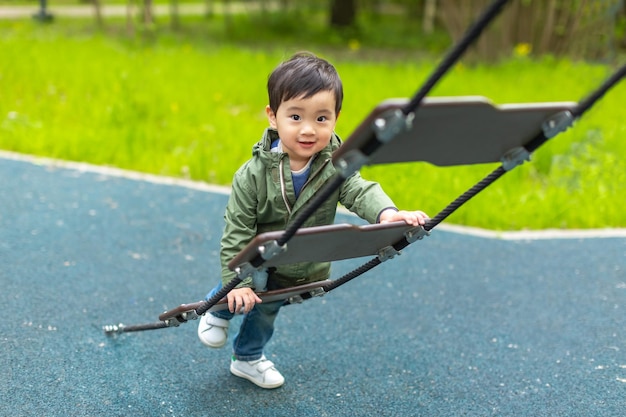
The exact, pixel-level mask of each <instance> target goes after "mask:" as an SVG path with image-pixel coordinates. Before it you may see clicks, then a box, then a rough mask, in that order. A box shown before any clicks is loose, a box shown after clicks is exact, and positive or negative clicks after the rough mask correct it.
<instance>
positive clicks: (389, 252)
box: [378, 246, 402, 262]
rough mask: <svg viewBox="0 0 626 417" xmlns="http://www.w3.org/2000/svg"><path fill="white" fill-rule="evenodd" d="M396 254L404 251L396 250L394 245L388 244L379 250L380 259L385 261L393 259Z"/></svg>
mask: <svg viewBox="0 0 626 417" xmlns="http://www.w3.org/2000/svg"><path fill="white" fill-rule="evenodd" d="M396 255H402V252H400V251H398V250H396V249H395V248H394V247H393V246H386V247H384V248H382V249H381V250H379V251H378V260H379V261H380V262H385V261H388V260H389V259H393V258H394V257H395V256H396Z"/></svg>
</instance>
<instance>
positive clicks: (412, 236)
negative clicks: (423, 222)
mask: <svg viewBox="0 0 626 417" xmlns="http://www.w3.org/2000/svg"><path fill="white" fill-rule="evenodd" d="M424 236H430V232H429V231H428V230H426V229H424V226H417V227H414V228H412V229H409V230H407V231H406V232H405V233H404V238H405V239H406V241H407V242H409V243H413V242H415V241H418V240H422V239H424Z"/></svg>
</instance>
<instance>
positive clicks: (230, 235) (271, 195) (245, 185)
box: [220, 128, 395, 288]
mask: <svg viewBox="0 0 626 417" xmlns="http://www.w3.org/2000/svg"><path fill="white" fill-rule="evenodd" d="M276 139H278V133H277V132H276V131H275V130H273V129H271V128H268V129H266V130H265V132H264V134H263V138H262V139H261V141H260V142H258V143H257V144H256V145H254V147H253V148H252V158H251V159H250V160H248V161H247V162H246V163H245V164H244V165H242V166H241V168H239V170H237V172H236V173H235V176H234V178H233V184H232V192H231V194H230V198H229V200H228V204H227V206H226V213H225V214H224V220H225V227H224V234H223V236H222V241H221V250H220V259H221V263H222V282H223V284H224V285H226V284H227V283H228V282H230V281H231V280H232V279H233V278H234V277H235V276H236V274H235V272H233V271H231V270H230V269H228V266H227V265H228V262H230V260H231V259H233V257H234V256H235V255H237V254H238V253H239V252H240V251H241V250H242V249H243V248H244V247H245V246H246V245H247V244H248V243H249V242H250V241H251V240H252V239H253V238H254V237H255V236H256V235H257V234H260V233H264V232H268V231H276V230H284V229H285V228H286V226H287V224H289V223H290V222H291V220H292V218H294V217H295V216H297V215H298V213H299V212H300V211H301V209H302V207H304V206H305V204H306V203H307V202H308V201H309V200H310V199H311V198H313V196H314V195H315V194H316V193H317V192H318V190H320V189H321V188H322V187H323V185H324V184H325V182H326V181H327V180H328V179H329V178H331V177H332V176H333V175H334V174H335V167H334V166H333V164H332V161H331V156H332V153H333V151H335V150H336V149H337V148H339V146H340V145H341V140H340V139H339V137H338V136H336V135H333V137H332V138H331V141H330V143H329V145H328V146H327V147H326V148H324V149H323V150H322V151H321V152H320V153H319V154H318V155H317V156H316V157H315V159H314V160H313V162H312V165H311V174H310V177H309V179H308V181H307V182H306V184H305V185H304V187H303V188H302V191H301V192H300V196H299V197H298V199H297V200H296V196H295V193H294V190H293V184H292V181H291V169H290V167H289V157H288V155H287V154H286V153H277V152H270V145H271V143H272V142H273V141H274V140H276ZM281 173H282V175H281ZM338 202H339V203H341V204H342V205H343V206H344V207H346V208H347V209H348V210H350V211H352V212H354V213H356V214H357V215H358V216H359V217H361V218H363V219H365V220H367V221H368V222H370V223H375V222H376V221H377V220H378V216H379V214H380V213H381V212H382V211H383V210H384V209H386V208H389V207H394V208H395V205H394V203H393V201H392V200H391V199H390V198H389V197H388V196H387V195H386V194H385V193H384V191H383V190H382V188H381V187H380V185H379V184H378V183H375V182H371V181H366V180H364V179H363V178H362V177H361V175H360V174H359V173H358V172H357V173H355V174H353V175H352V176H350V177H349V178H348V179H347V180H346V181H345V182H344V183H343V185H342V186H341V187H340V188H339V189H338V190H336V191H335V192H334V193H333V195H332V196H331V197H330V198H328V199H327V200H326V202H325V203H324V204H323V205H322V206H321V207H320V208H318V209H317V211H316V212H315V213H314V214H313V215H312V216H311V217H309V218H308V219H307V221H306V222H305V224H304V225H303V227H310V226H322V225H329V224H333V222H334V220H335V213H336V210H337V203H338ZM311 249H312V250H315V248H311ZM329 276H330V263H328V262H323V263H319V262H318V263H313V262H301V263H295V264H289V265H281V266H279V267H277V268H276V271H273V272H272V273H271V274H270V277H269V280H270V281H271V282H272V287H274V288H284V287H291V286H295V285H302V284H304V283H309V282H314V281H321V280H324V279H328V277H329ZM239 286H246V287H252V279H251V278H247V279H245V280H244V281H243V282H242V283H241V284H239Z"/></svg>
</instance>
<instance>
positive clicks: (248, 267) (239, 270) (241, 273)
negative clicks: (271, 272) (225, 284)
mask: <svg viewBox="0 0 626 417" xmlns="http://www.w3.org/2000/svg"><path fill="white" fill-rule="evenodd" d="M256 270H257V269H256V268H255V267H253V266H252V264H251V263H250V262H244V263H242V264H241V265H239V266H238V267H236V268H235V269H234V271H235V273H236V274H237V278H239V279H240V280H242V281H243V280H244V279H245V278H247V277H249V276H251V275H252V274H254V273H255V272H256Z"/></svg>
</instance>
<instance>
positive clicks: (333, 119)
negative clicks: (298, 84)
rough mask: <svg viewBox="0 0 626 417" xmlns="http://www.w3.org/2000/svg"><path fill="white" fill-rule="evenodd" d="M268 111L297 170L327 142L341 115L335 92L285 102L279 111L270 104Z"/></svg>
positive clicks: (273, 125)
mask: <svg viewBox="0 0 626 417" xmlns="http://www.w3.org/2000/svg"><path fill="white" fill-rule="evenodd" d="M265 110H266V113H267V117H268V119H269V122H270V126H271V127H273V128H274V129H276V130H277V131H278V136H279V137H280V141H281V143H282V146H283V151H284V152H286V153H287V154H288V155H289V163H290V164H291V169H292V170H295V171H297V170H299V169H301V168H303V167H304V166H305V165H306V164H307V162H308V161H309V159H310V158H311V156H313V155H315V154H316V153H318V152H319V151H321V150H322V149H324V148H325V147H326V145H328V142H330V138H331V136H332V133H333V130H334V129H335V124H336V123H337V116H338V115H336V114H335V94H334V93H333V92H332V91H320V92H319V93H317V94H315V95H313V96H311V97H308V98H301V97H300V98H293V99H290V100H286V101H283V102H282V103H280V105H279V106H278V110H277V111H276V113H274V112H273V111H272V109H271V108H270V107H269V106H267V107H266V109H265Z"/></svg>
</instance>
